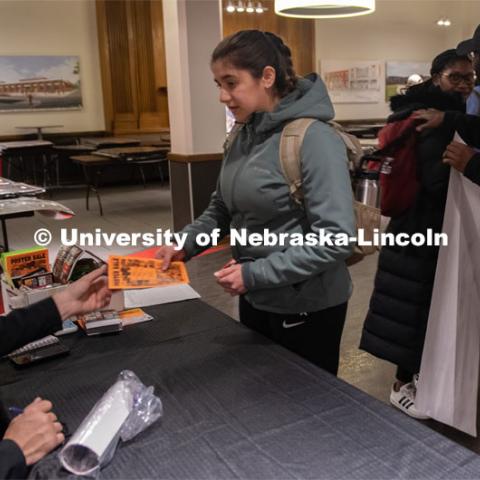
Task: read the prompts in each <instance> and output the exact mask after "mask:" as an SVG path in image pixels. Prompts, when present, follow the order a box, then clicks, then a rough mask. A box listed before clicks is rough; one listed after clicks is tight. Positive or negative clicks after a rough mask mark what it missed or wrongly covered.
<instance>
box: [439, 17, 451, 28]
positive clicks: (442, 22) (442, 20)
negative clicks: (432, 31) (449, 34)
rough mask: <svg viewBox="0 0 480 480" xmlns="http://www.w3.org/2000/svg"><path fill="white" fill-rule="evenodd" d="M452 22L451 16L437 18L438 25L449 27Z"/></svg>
mask: <svg viewBox="0 0 480 480" xmlns="http://www.w3.org/2000/svg"><path fill="white" fill-rule="evenodd" d="M451 24H452V22H451V21H450V19H449V18H443V17H442V18H440V19H438V20H437V25H438V26H439V27H449V26H450V25H451Z"/></svg>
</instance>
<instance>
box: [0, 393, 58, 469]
mask: <svg viewBox="0 0 480 480" xmlns="http://www.w3.org/2000/svg"><path fill="white" fill-rule="evenodd" d="M51 410H52V403H51V402H49V401H48V400H42V399H41V398H36V399H35V400H34V401H33V402H32V403H31V404H30V405H28V407H26V408H25V410H24V411H23V413H21V414H20V415H18V416H17V417H15V418H14V419H13V420H12V421H11V422H10V424H9V425H8V428H7V431H6V432H5V435H4V437H3V439H4V440H11V441H13V442H15V443H16V444H17V445H18V447H19V448H20V450H21V451H22V453H23V455H24V457H25V462H26V464H27V465H32V464H34V463H35V462H38V461H39V460H40V459H41V458H43V457H44V456H45V455H47V453H49V452H51V451H52V450H53V449H54V448H56V447H58V445H60V444H61V443H62V442H63V441H64V440H65V437H64V435H63V433H62V424H61V423H60V422H58V421H57V417H56V415H55V414H54V413H53V412H52V411H51Z"/></svg>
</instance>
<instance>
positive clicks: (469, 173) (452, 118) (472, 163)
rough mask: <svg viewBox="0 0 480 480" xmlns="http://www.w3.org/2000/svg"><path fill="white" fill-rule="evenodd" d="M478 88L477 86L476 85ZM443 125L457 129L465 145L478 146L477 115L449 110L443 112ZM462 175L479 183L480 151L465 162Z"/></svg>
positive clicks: (479, 141) (479, 134)
mask: <svg viewBox="0 0 480 480" xmlns="http://www.w3.org/2000/svg"><path fill="white" fill-rule="evenodd" d="M477 88H478V87H477ZM443 124H444V127H447V128H453V129H455V130H457V132H458V133H459V134H460V136H461V137H462V139H463V140H464V141H465V143H466V144H467V145H471V146H474V147H476V148H477V149H478V148H480V117H479V116H477V115H463V114H462V113H459V112H455V111H449V112H446V113H445V120H444V121H443ZM463 175H464V176H465V177H467V178H468V179H469V180H471V181H472V182H474V183H476V184H477V185H480V153H476V154H475V155H474V156H473V157H472V158H471V159H470V160H469V162H468V163H467V165H466V167H465V170H464V172H463Z"/></svg>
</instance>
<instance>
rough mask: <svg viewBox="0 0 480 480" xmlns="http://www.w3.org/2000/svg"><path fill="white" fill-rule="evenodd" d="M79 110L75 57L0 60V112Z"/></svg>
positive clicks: (80, 103) (3, 57)
mask: <svg viewBox="0 0 480 480" xmlns="http://www.w3.org/2000/svg"><path fill="white" fill-rule="evenodd" d="M80 108H82V94H81V87H80V60H79V57H78V56H57V55H55V56H53V55H49V56H45V55H35V56H26V55H21V56H0V112H2V113H7V112H25V111H30V112H32V111H45V110H66V109H68V110H70V109H80Z"/></svg>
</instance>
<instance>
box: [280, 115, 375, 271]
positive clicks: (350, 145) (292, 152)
mask: <svg viewBox="0 0 480 480" xmlns="http://www.w3.org/2000/svg"><path fill="white" fill-rule="evenodd" d="M315 121H316V120H315V119H314V118H298V119H296V120H293V121H291V122H290V123H288V124H287V125H286V126H285V127H284V129H283V131H282V135H281V137H280V165H281V167H282V172H283V175H284V177H285V179H286V180H287V183H288V185H289V187H290V196H291V197H292V199H293V201H294V202H295V203H296V204H298V205H303V190H302V170H301V155H300V150H301V148H302V143H303V138H304V137H305V133H306V132H307V129H308V127H309V126H310V125H311V124H312V123H313V122H315ZM328 123H329V125H330V126H331V127H332V128H333V129H334V130H335V132H336V133H337V134H338V135H339V136H340V138H341V139H342V141H343V143H344V145H345V148H346V149H347V157H348V160H349V164H350V165H349V166H350V168H351V167H352V166H353V167H355V166H356V165H358V164H359V161H360V158H361V157H362V156H363V150H362V146H361V145H360V142H359V141H358V139H357V137H355V136H354V135H350V134H349V133H347V132H345V131H344V130H343V128H342V127H341V126H340V125H338V124H337V123H335V122H328ZM353 207H354V211H355V218H356V226H357V231H358V229H360V228H362V229H363V230H364V239H365V240H368V241H372V240H373V233H374V229H380V220H381V214H380V209H378V208H375V207H371V206H369V205H365V204H363V203H360V202H357V201H356V200H354V201H353ZM377 250H378V247H376V246H373V245H372V246H364V245H363V246H362V245H358V244H357V245H355V249H354V251H353V254H352V256H351V257H349V258H348V259H347V260H346V263H347V265H348V266H350V265H353V264H355V263H357V262H359V261H360V260H363V258H364V257H365V256H366V255H371V254H372V253H375V252H376V251H377Z"/></svg>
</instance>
